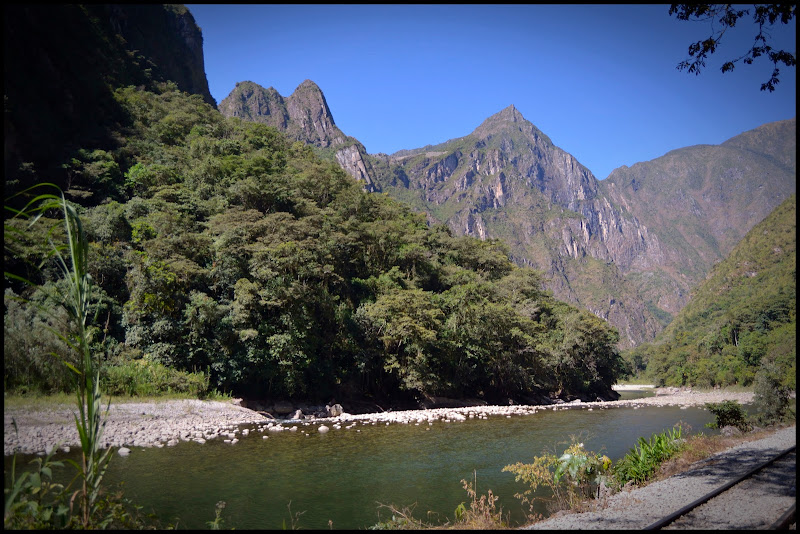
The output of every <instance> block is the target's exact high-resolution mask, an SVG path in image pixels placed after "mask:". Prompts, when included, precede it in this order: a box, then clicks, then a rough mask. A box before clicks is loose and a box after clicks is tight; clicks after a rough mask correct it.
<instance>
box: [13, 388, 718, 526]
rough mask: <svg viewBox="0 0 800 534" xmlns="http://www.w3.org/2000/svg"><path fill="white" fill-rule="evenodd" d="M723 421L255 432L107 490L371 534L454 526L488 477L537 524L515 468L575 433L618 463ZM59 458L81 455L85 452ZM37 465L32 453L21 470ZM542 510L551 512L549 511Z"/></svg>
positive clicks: (233, 518)
mask: <svg viewBox="0 0 800 534" xmlns="http://www.w3.org/2000/svg"><path fill="white" fill-rule="evenodd" d="M623 395H624V397H623V398H625V397H628V398H631V397H635V396H637V395H646V394H645V393H641V392H624V393H623ZM712 420H713V415H712V414H711V413H709V412H708V411H705V410H703V409H702V408H695V407H689V408H679V407H676V406H662V407H655V406H648V407H640V408H633V407H615V408H606V409H600V408H598V407H594V409H592V410H589V409H588V408H587V407H585V406H584V407H580V406H577V407H573V408H571V409H568V410H559V411H552V410H543V411H539V412H537V413H535V414H531V415H519V416H513V417H510V418H508V417H505V416H490V417H488V419H477V418H475V419H468V420H466V421H463V422H455V421H454V422H443V421H437V422H434V423H433V424H430V425H429V424H427V423H422V424H420V425H415V424H391V425H385V424H369V423H364V422H359V423H358V424H357V425H356V426H354V427H352V428H349V429H348V428H345V427H342V428H341V429H331V430H330V431H329V432H327V433H319V432H318V431H317V426H318V425H309V426H302V425H301V426H299V427H298V430H297V431H295V432H288V431H285V432H277V433H276V432H258V431H256V426H255V425H251V426H249V428H250V429H251V432H250V434H249V435H248V436H240V437H239V442H238V443H236V444H233V445H231V444H227V443H224V442H223V440H222V439H219V438H218V439H215V440H211V441H209V442H207V443H205V444H202V445H201V444H198V443H194V442H181V443H179V444H178V445H176V446H174V447H165V448H161V449H159V448H149V449H143V448H134V449H133V451H132V452H131V454H130V455H129V456H125V457H123V456H119V455H115V456H114V458H113V460H112V461H111V464H110V466H109V470H108V472H107V474H106V478H105V482H106V483H107V484H118V483H120V482H123V481H124V491H125V496H126V497H127V498H128V499H130V500H131V501H133V502H134V503H136V504H138V505H141V506H143V507H144V511H146V512H152V513H155V514H156V516H157V517H159V518H160V520H161V521H162V523H164V524H173V525H176V526H177V527H178V528H187V529H194V528H200V529H203V528H207V525H206V522H207V521H211V520H212V519H214V514H215V505H216V503H217V502H218V501H225V503H226V507H225V509H224V511H223V513H222V518H223V519H224V521H225V522H224V525H223V526H224V528H236V529H281V528H283V527H284V526H285V527H286V528H290V527H292V526H295V527H300V528H304V529H327V528H329V526H332V527H333V528H334V529H363V528H368V527H369V526H371V525H374V524H376V523H378V522H379V521H385V520H386V519H388V518H389V517H390V516H391V513H390V512H389V510H388V509H387V508H385V507H381V506H380V505H381V504H383V505H393V506H395V507H398V508H403V507H413V510H414V516H415V517H417V518H420V519H423V520H425V521H426V522H436V521H437V518H438V520H446V519H452V517H453V513H454V510H455V508H456V507H457V506H458V505H459V503H461V502H465V503H466V505H467V506H468V505H469V496H468V495H467V493H466V491H464V489H463V487H462V484H461V482H460V481H461V480H462V479H465V480H468V481H473V480H474V477H475V476H477V490H478V494H479V495H481V494H485V493H486V492H487V490H488V489H491V490H492V492H493V493H494V494H495V495H496V496H499V497H500V500H499V501H498V502H497V505H498V506H501V507H502V509H503V512H504V513H505V514H509V517H510V520H511V523H512V524H515V525H516V524H520V523H521V522H523V521H524V519H525V515H524V511H523V507H522V505H521V504H520V502H519V501H518V500H517V499H516V498H515V497H514V494H515V493H518V492H521V491H523V490H524V489H526V488H525V487H524V486H523V485H522V484H521V483H518V482H515V481H514V475H512V474H511V473H505V472H503V471H502V469H503V467H504V466H506V465H509V464H513V463H516V462H518V461H521V462H526V463H527V462H531V461H532V460H533V457H534V456H535V455H539V454H542V453H543V452H544V451H545V450H549V451H553V452H557V453H559V454H560V453H561V452H562V451H563V450H564V448H565V447H566V446H568V445H569V442H570V440H571V437H572V436H574V437H575V439H578V440H580V441H581V442H583V443H584V445H585V447H586V449H587V450H590V451H594V452H598V453H603V454H606V455H607V456H609V457H610V458H612V459H613V460H617V459H619V458H621V457H622V456H624V454H625V453H626V452H627V451H628V450H629V449H630V447H631V446H632V445H633V444H634V443H635V442H636V440H637V439H638V438H639V437H640V436H644V437H650V436H651V435H652V434H654V433H658V432H661V431H664V430H667V429H671V428H672V427H673V425H675V424H676V423H678V422H682V423H683V424H684V428H690V429H691V432H692V433H697V432H704V433H706V434H712V433H715V432H716V431H713V430H709V429H707V428H704V425H705V423H708V422H710V421H712ZM243 428H245V427H243ZM264 436H267V439H264ZM58 457H61V458H63V457H73V458H76V457H77V456H76V454H75V451H74V450H73V452H71V453H67V454H64V453H62V452H59V453H58V454H57V455H56V458H58ZM30 458H32V456H20V457H19V458H18V459H17V461H18V465H20V463H22V462H26V461H27V460H29V459H30ZM9 461H10V459H9V458H6V467H8V464H9ZM57 476H58V475H57ZM429 511H430V512H432V513H433V515H428V512H429ZM537 511H538V512H539V513H544V514H545V515H546V514H547V510H546V509H544V508H543V507H542V508H539V509H538V510H537ZM298 514H299V515H298Z"/></svg>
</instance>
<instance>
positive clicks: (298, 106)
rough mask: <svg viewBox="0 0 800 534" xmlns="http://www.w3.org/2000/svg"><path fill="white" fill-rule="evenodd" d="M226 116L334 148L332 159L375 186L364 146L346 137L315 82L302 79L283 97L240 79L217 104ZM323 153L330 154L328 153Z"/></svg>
mask: <svg viewBox="0 0 800 534" xmlns="http://www.w3.org/2000/svg"><path fill="white" fill-rule="evenodd" d="M219 110H220V112H221V113H222V114H223V115H225V116H226V117H240V118H242V119H244V120H248V121H254V122H261V123H264V124H267V125H269V126H273V127H275V128H277V129H278V130H280V131H282V132H284V133H286V135H288V136H289V137H290V138H291V139H294V140H296V141H303V142H304V143H307V144H310V145H312V146H314V147H317V148H319V149H333V152H332V154H333V159H334V160H335V161H336V163H338V164H339V166H340V167H341V168H342V169H344V171H345V172H347V173H348V174H349V175H350V176H352V177H353V178H355V179H356V180H359V181H361V182H364V189H366V190H367V191H376V190H377V189H378V188H377V186H376V184H375V182H374V180H373V178H372V175H371V172H370V164H369V163H368V162H367V161H366V160H365V156H366V153H367V152H366V150H365V149H364V146H363V145H362V144H361V143H359V142H358V141H356V140H355V139H353V138H352V137H348V136H346V135H345V134H344V133H343V132H342V131H341V130H340V129H339V128H338V127H337V126H336V123H335V122H334V120H333V115H332V114H331V111H330V108H328V103H327V101H326V100H325V96H324V95H323V94H322V91H321V90H320V89H319V87H318V86H317V84H315V83H314V82H312V81H311V80H305V81H304V82H303V83H301V84H300V85H299V86H298V87H297V88H296V89H295V90H294V92H293V93H292V94H291V95H290V96H288V97H286V98H284V97H283V96H281V95H280V94H279V93H278V91H277V90H275V89H274V88H273V87H270V88H268V89H265V88H263V87H262V86H260V85H258V84H257V83H253V82H250V81H244V82H239V83H237V84H236V87H234V89H233V91H231V93H230V94H229V95H228V96H227V97H225V99H224V100H223V101H222V102H220V104H219ZM322 155H323V156H329V154H328V153H327V152H324V153H322Z"/></svg>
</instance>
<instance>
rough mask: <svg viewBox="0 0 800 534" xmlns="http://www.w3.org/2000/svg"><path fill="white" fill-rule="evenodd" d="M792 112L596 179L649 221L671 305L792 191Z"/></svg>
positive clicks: (665, 302)
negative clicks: (668, 285) (724, 138)
mask: <svg viewBox="0 0 800 534" xmlns="http://www.w3.org/2000/svg"><path fill="white" fill-rule="evenodd" d="M796 142H797V141H796V120H795V119H791V120H787V121H780V122H775V123H770V124H765V125H763V126H761V127H759V128H756V129H754V130H751V131H749V132H745V133H743V134H741V135H739V136H736V137H734V138H732V139H729V140H728V141H726V142H725V143H722V144H721V145H698V146H692V147H686V148H682V149H678V150H674V151H672V152H669V153H668V154H665V155H664V156H662V157H660V158H657V159H655V160H652V161H646V162H641V163H637V164H635V165H633V166H632V167H620V168H618V169H615V170H614V171H613V172H612V173H611V175H610V176H609V177H608V178H607V179H606V180H604V181H603V182H601V189H602V192H603V194H604V195H605V196H606V197H607V198H608V199H609V201H610V202H611V203H612V204H614V205H616V206H618V207H619V209H620V210H621V211H622V212H624V213H626V214H630V215H632V216H634V217H636V218H637V219H639V220H641V221H643V222H644V223H645V224H646V225H647V226H648V227H650V228H653V229H655V230H654V231H655V232H656V233H657V235H658V237H659V239H660V241H661V242H662V243H663V245H664V246H663V257H661V258H658V261H657V263H658V264H660V265H661V266H663V268H664V269H665V271H666V272H667V274H668V275H669V278H670V280H671V284H672V286H673V287H675V288H679V293H680V296H677V294H676V293H672V294H669V293H668V292H664V293H663V294H662V295H661V296H659V306H660V307H661V308H662V309H665V310H667V311H669V312H670V313H675V312H677V311H678V310H679V309H680V308H682V307H683V305H685V304H686V302H687V301H688V298H689V291H690V290H691V288H692V287H694V286H695V285H697V284H698V283H700V282H701V281H703V279H704V278H705V276H706V275H707V273H708V272H709V270H710V269H711V267H712V266H713V265H714V264H715V263H716V262H718V261H720V260H721V259H723V258H725V257H726V256H727V255H728V254H729V253H730V251H731V250H732V249H733V247H734V246H736V244H737V243H739V241H740V240H741V239H742V238H743V237H744V236H745V234H746V233H747V232H748V231H749V230H750V229H751V228H753V226H755V225H756V224H758V223H759V222H760V221H761V220H763V219H764V217H766V216H767V215H768V214H769V213H770V212H771V211H772V210H773V209H775V208H776V207H777V206H778V205H779V204H780V203H781V202H782V201H783V200H785V199H786V198H787V197H788V196H789V195H791V194H792V193H794V192H795V191H796V163H795V162H796V150H797V149H796V146H797V145H796Z"/></svg>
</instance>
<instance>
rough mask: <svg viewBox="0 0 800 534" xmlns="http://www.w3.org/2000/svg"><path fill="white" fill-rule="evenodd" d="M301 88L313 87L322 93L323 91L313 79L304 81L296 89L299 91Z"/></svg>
mask: <svg viewBox="0 0 800 534" xmlns="http://www.w3.org/2000/svg"><path fill="white" fill-rule="evenodd" d="M301 89H311V90H314V91H319V92H320V93H321V92H322V89H320V88H319V85H317V84H316V83H314V82H313V81H311V80H304V81H303V83H301V84H300V85H298V86H297V88H296V89H295V91H299V90H301Z"/></svg>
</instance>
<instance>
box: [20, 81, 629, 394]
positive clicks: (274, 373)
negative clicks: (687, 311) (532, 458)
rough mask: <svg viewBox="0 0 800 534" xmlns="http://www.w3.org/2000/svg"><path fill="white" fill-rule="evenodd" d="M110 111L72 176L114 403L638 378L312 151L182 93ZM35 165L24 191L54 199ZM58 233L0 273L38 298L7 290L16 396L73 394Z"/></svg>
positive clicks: (526, 389)
mask: <svg viewBox="0 0 800 534" xmlns="http://www.w3.org/2000/svg"><path fill="white" fill-rule="evenodd" d="M151 89H152V88H151ZM113 97H114V101H115V107H118V109H119V110H120V113H118V114H116V115H115V120H116V121H118V124H117V125H116V126H115V128H116V131H117V132H118V133H116V134H115V135H114V136H113V137H114V143H109V144H108V145H107V146H104V147H103V149H100V148H97V147H94V148H85V149H78V150H75V151H74V152H73V153H72V155H71V157H70V158H69V161H68V162H66V163H64V164H63V165H62V168H63V169H64V170H65V172H66V174H67V175H68V176H69V183H68V187H67V188H65V189H67V191H66V192H67V194H68V198H70V199H71V201H72V202H74V203H75V204H76V205H77V206H79V208H80V214H81V217H82V220H83V224H84V227H85V230H86V232H87V234H88V237H89V239H90V246H91V250H90V258H89V270H90V272H91V275H92V277H93V279H94V281H95V283H96V284H97V286H96V294H95V295H94V296H95V298H96V300H97V302H98V308H97V314H96V320H95V323H94V324H93V328H94V330H93V331H94V337H93V339H94V345H93V347H94V350H95V351H97V353H98V354H102V355H103V369H102V379H103V381H104V384H105V387H106V389H107V390H108V391H109V392H110V393H112V394H117V393H137V392H142V391H141V390H140V389H138V388H140V386H141V383H142V381H144V382H146V383H148V384H149V386H148V387H150V388H153V387H155V388H156V389H170V390H173V391H180V390H187V391H192V392H194V393H197V394H201V395H202V394H204V393H207V392H208V391H209V390H215V389H216V390H218V391H225V392H229V393H234V394H236V395H243V396H248V397H258V398H295V399H308V400H320V401H327V400H329V399H331V398H336V399H337V400H340V399H341V400H345V399H349V398H353V399H355V398H370V399H373V400H381V401H383V402H390V403H403V402H407V403H414V402H415V401H419V400H421V399H422V398H424V397H425V396H433V395H437V396H447V397H455V398H478V399H484V400H486V401H491V402H498V401H502V402H508V401H509V399H512V400H515V401H522V402H524V401H531V400H535V399H541V398H542V396H544V395H560V396H562V397H563V398H568V397H571V396H579V397H582V398H589V399H591V400H594V398H595V397H596V396H597V395H601V396H603V395H609V394H610V391H611V390H610V386H611V385H612V384H613V383H614V382H615V381H616V380H617V379H618V378H619V377H620V376H621V374H623V373H624V372H625V369H626V366H625V364H624V362H623V360H622V359H621V356H620V354H619V352H618V350H617V348H616V343H617V341H618V334H617V332H616V331H615V330H614V329H613V328H611V327H609V326H608V324H607V323H605V322H604V321H602V320H601V319H599V318H597V317H595V316H594V315H592V314H591V313H589V312H587V311H584V310H579V309H576V308H574V307H572V306H570V305H568V304H565V303H563V302H559V301H557V300H555V299H554V298H553V297H552V296H551V295H550V294H548V293H547V292H545V291H544V290H543V289H542V275H541V274H540V273H539V272H537V271H533V270H531V269H527V268H520V267H516V266H515V265H514V264H513V263H512V262H511V260H510V259H509V256H508V251H507V249H506V247H505V246H504V245H503V244H502V243H501V242H498V241H480V240H477V239H474V238H467V237H456V236H453V235H452V234H451V233H450V231H449V230H448V229H447V228H446V227H444V226H435V227H429V226H428V225H427V224H426V222H425V219H424V217H423V216H421V215H419V214H416V213H414V212H412V211H411V209H410V208H408V207H407V206H406V205H404V204H401V203H398V202H396V201H393V200H391V199H389V198H388V197H387V196H386V195H384V194H372V193H367V192H364V191H363V190H362V188H361V185H359V184H358V183H357V182H356V181H355V180H353V179H352V178H350V177H349V176H347V175H346V174H345V173H344V171H342V170H341V169H339V168H338V167H337V166H336V165H335V164H333V163H330V162H327V161H324V160H322V159H320V158H319V157H317V156H316V155H315V154H314V153H313V152H312V149H311V148H310V147H309V146H306V145H304V144H303V143H300V142H295V143H292V142H290V141H289V140H287V138H286V137H284V136H283V135H282V134H281V133H279V132H278V131H277V130H275V129H273V128H271V127H268V126H265V125H262V124H257V123H252V122H243V121H241V120H239V119H235V118H231V119H228V118H225V117H223V116H222V115H221V114H220V113H219V112H218V111H217V110H216V109H215V108H213V107H212V106H211V105H209V104H207V103H206V102H204V101H203V98H202V97H201V96H198V95H189V94H187V93H183V92H181V91H178V90H177V88H176V86H175V85H174V84H163V85H161V86H160V89H158V90H147V89H146V88H144V87H142V86H140V87H138V88H136V87H133V86H130V87H125V88H120V89H117V90H116V91H114V94H113ZM26 165H27V166H28V174H27V176H28V179H27V180H26V181H27V182H29V183H33V182H48V181H50V180H48V176H39V175H38V174H37V173H36V171H35V168H34V166H32V165H30V164H25V163H23V164H22V166H21V167H25V166H26ZM21 175H25V174H24V173H21ZM15 189H22V186H21V185H18V186H17V187H15ZM20 201H21V198H19V197H17V198H13V199H7V201H6V202H7V205H8V204H9V203H10V204H14V205H19V204H20ZM53 222H55V221H53ZM50 226H51V225H48V224H47V221H44V222H42V221H40V222H38V223H37V224H35V225H32V226H30V227H27V224H26V223H25V221H23V220H20V219H14V220H10V219H8V218H7V220H6V239H5V256H4V260H5V263H6V271H7V272H11V273H14V274H16V275H18V276H22V277H25V278H28V279H30V280H32V281H34V282H36V283H37V285H38V288H37V289H35V290H34V289H31V288H29V287H27V286H25V285H24V284H18V283H16V282H15V281H14V280H12V279H10V278H9V277H8V276H7V277H6V287H5V297H6V298H5V299H4V302H5V320H4V334H5V336H4V351H5V363H4V371H5V372H4V389H5V391H25V390H34V391H44V392H52V391H60V390H69V389H70V388H71V387H72V386H71V384H70V383H69V382H68V380H67V378H68V377H67V374H66V373H64V372H63V371H62V369H63V367H61V366H62V363H61V361H60V360H61V359H64V360H66V361H69V360H70V358H71V357H72V356H71V355H70V350H69V348H68V347H67V346H66V345H65V344H64V343H63V341H62V340H61V339H60V338H59V337H58V336H57V335H56V332H58V331H60V330H61V331H63V329H64V328H68V327H67V325H68V321H67V319H66V316H63V315H61V314H60V313H59V312H58V311H57V306H56V304H55V303H54V302H53V301H52V293H53V292H52V291H51V289H52V288H53V287H54V285H55V284H58V283H59V282H58V280H57V277H56V275H55V273H56V272H57V270H56V269H55V268H54V266H53V265H52V261H51V260H49V259H48V258H47V257H46V256H45V251H46V250H48V249H47V247H46V246H45V242H46V239H47V237H48V229H49V228H50ZM11 228H15V229H18V230H21V231H22V235H24V236H25V239H21V240H11V239H9V238H8V236H9V232H8V230H9V229H11ZM56 237H57V235H56ZM39 265H41V268H39ZM142 377H145V378H144V379H143V378H142ZM156 382H157V384H156ZM154 384H156V385H155V386H154ZM148 391H149V390H148Z"/></svg>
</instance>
